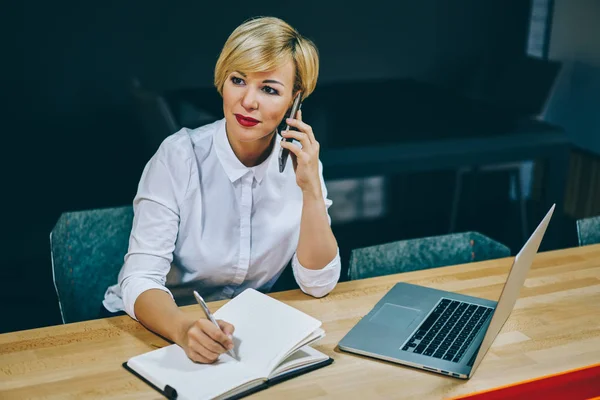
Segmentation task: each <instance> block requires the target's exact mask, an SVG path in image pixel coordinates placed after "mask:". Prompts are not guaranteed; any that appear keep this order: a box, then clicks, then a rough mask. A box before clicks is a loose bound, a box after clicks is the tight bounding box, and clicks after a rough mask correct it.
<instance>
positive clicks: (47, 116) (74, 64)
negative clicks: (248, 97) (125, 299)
mask: <svg viewBox="0 0 600 400" xmlns="http://www.w3.org/2000/svg"><path fill="white" fill-rule="evenodd" d="M210 3H211V4H210V7H208V6H207V2H202V1H178V2H171V3H167V2H148V1H141V0H130V1H119V2H117V1H104V2H95V3H90V2H74V1H73V2H46V1H23V2H19V3H17V2H13V3H12V4H7V5H4V6H3V11H2V15H1V16H0V18H1V19H2V21H0V22H1V24H0V25H1V26H2V28H0V29H2V30H3V32H2V33H3V35H2V36H3V37H4V39H5V40H7V43H6V45H5V46H3V47H4V49H5V57H3V58H4V61H3V63H2V69H3V73H2V74H1V75H2V81H1V82H2V113H3V114H4V115H2V120H3V121H4V123H3V127H2V133H3V136H2V137H3V138H4V144H3V146H2V154H3V157H2V161H1V162H2V167H3V168H2V170H3V177H2V182H3V192H4V193H6V195H3V198H5V199H6V200H7V202H8V206H7V208H6V209H5V210H6V213H5V216H4V223H5V224H4V229H3V231H4V233H5V235H6V237H5V238H4V239H3V240H2V243H3V247H5V250H4V251H3V254H4V255H5V257H4V259H3V261H2V266H1V267H0V268H1V270H0V274H1V275H0V278H2V281H3V286H5V287H7V288H8V289H7V290H6V291H5V292H4V293H3V296H6V297H8V298H10V299H11V303H13V302H16V303H18V304H20V306H21V307H22V308H21V309H19V308H16V309H15V310H16V311H12V312H13V313H14V316H13V317H14V318H12V317H10V315H9V317H8V318H5V320H4V321H3V322H2V324H5V323H7V321H8V324H9V325H8V326H6V325H5V326H2V327H1V328H0V331H4V330H11V329H24V328H28V327H34V326H39V325H44V324H50V323H57V322H58V321H57V320H56V318H57V314H56V313H55V312H54V313H52V312H50V313H48V312H47V311H44V310H47V309H43V308H40V307H39V305H40V304H42V303H45V304H48V303H54V302H56V298H55V297H54V288H53V286H52V277H51V270H50V256H49V245H48V234H49V232H50V230H51V229H52V226H53V225H54V223H55V221H56V219H57V218H58V216H59V215H60V213H61V212H63V211H66V210H77V209H88V208H95V207H108V206H116V205H122V204H128V203H130V202H131V200H132V198H133V196H134V194H135V190H136V185H137V181H138V179H139V175H140V173H141V170H142V168H143V166H144V164H145V162H146V161H147V159H148V158H149V157H150V156H151V154H150V153H148V152H147V151H144V150H142V149H143V146H141V144H143V141H144V137H143V134H142V132H141V131H140V129H139V127H138V124H137V123H136V121H135V119H134V118H133V116H132V114H131V111H130V97H129V95H128V85H129V83H130V81H131V78H132V77H134V76H136V77H138V78H139V79H140V80H141V82H142V84H144V85H145V86H148V87H151V88H155V89H159V90H162V89H167V88H179V87H188V86H210V85H211V83H212V73H213V67H214V63H215V61H216V59H217V57H218V53H219V51H220V49H221V47H222V45H223V43H224V41H225V40H226V38H227V36H228V35H229V33H230V32H231V31H232V30H233V29H234V28H235V27H236V26H237V25H239V24H240V23H241V22H243V21H244V20H245V19H246V18H248V17H251V16H255V15H274V16H278V17H281V18H283V19H285V20H287V21H288V22H290V23H291V24H292V25H294V26H295V27H296V28H297V29H298V30H299V31H300V32H302V33H303V34H305V35H307V36H309V37H310V38H311V39H313V40H314V41H315V43H316V44H317V46H318V48H319V50H320V54H321V77H320V82H335V81H352V80H357V79H380V78H396V77H412V78H416V79H419V80H424V81H429V82H434V83H442V84H444V85H448V86H461V85H463V84H464V83H465V82H466V81H467V80H468V79H469V77H470V75H471V73H472V71H473V68H474V67H475V66H476V65H477V63H478V62H479V61H480V60H481V58H482V57H489V60H506V59H510V57H512V56H515V55H521V54H522V53H523V49H524V48H525V40H526V32H527V20H528V12H529V2H528V1H523V0H493V1H492V0H488V1H480V0H453V1H444V0H424V1H420V2H415V1H405V0H401V1H395V2H389V1H383V0H374V1H369V2H362V4H353V5H352V4H351V3H349V2H342V1H338V2H323V1H313V0H310V1H303V2H290V3H285V2H281V1H261V2H259V4H256V2H210ZM489 60H488V61H489ZM25 314H26V315H27V317H25V318H23V317H22V316H23V315H25ZM18 316H21V317H18Z"/></svg>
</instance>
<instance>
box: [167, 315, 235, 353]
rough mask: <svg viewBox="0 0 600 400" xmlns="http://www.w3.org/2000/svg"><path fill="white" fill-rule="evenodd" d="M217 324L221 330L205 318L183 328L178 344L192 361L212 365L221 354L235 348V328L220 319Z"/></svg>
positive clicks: (189, 323)
mask: <svg viewBox="0 0 600 400" xmlns="http://www.w3.org/2000/svg"><path fill="white" fill-rule="evenodd" d="M217 323H218V324H219V327H220V328H221V329H219V328H217V327H216V326H215V325H214V324H213V323H212V322H211V321H210V320H208V319H205V318H202V319H199V320H194V321H191V322H188V323H187V324H185V326H183V327H182V330H181V334H180V335H179V336H180V338H179V340H178V342H177V344H178V345H179V346H181V348H183V350H184V351H185V353H186V354H187V356H188V357H189V358H190V359H191V360H192V361H195V362H198V363H202V364H212V363H214V362H215V361H216V360H217V359H218V358H219V356H220V355H221V354H223V353H225V352H226V351H228V350H231V349H232V348H233V336H232V335H233V331H234V330H235V328H234V326H233V325H231V324H230V323H228V322H225V321H223V320H220V319H219V320H217Z"/></svg>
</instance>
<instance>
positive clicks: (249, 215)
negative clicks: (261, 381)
mask: <svg viewBox="0 0 600 400" xmlns="http://www.w3.org/2000/svg"><path fill="white" fill-rule="evenodd" d="M318 67H319V62H318V54H317V49H316V47H315V46H314V44H313V43H312V42H311V41H309V40H308V39H306V38H304V37H302V36H301V35H300V34H299V33H298V32H297V31H296V30H294V29H293V28H292V27H291V26H289V25H288V24H287V23H285V22H284V21H282V20H280V19H277V18H256V19H252V20H249V21H247V22H245V23H243V24H242V25H240V26H239V27H238V28H236V29H235V31H234V32H233V33H232V34H231V36H230V37H229V38H228V40H227V42H226V43H225V46H224V48H223V50H222V52H221V55H220V57H219V59H218V61H217V64H216V68H215V79H214V83H215V86H216V88H217V90H218V91H219V93H220V94H221V96H222V97H223V112H224V116H225V118H223V119H222V120H219V121H216V122H214V123H212V124H209V125H206V126H203V127H200V128H198V129H194V130H190V129H185V128H184V129H182V130H180V131H179V132H177V133H175V134H173V135H171V136H169V137H168V138H167V139H166V140H165V141H164V142H163V143H162V144H161V146H160V147H159V149H158V151H157V152H156V154H155V155H154V156H153V157H152V158H151V159H150V161H149V162H148V164H147V165H146V167H145V169H144V171H143V173H142V177H141V179H140V183H139V187H138V192H137V194H136V196H135V199H134V202H133V206H134V211H135V217H134V220H133V227H132V231H131V236H130V242H129V251H128V253H127V255H126V256H125V263H124V265H123V267H122V269H121V272H120V274H119V284H118V285H114V286H112V287H110V288H108V290H107V292H106V295H105V299H104V302H103V304H104V306H105V307H106V309H107V310H108V311H110V312H118V311H122V310H124V311H125V312H127V314H129V315H130V316H131V317H132V318H134V319H137V320H138V321H140V322H141V323H142V324H143V325H144V326H146V327H147V328H148V329H150V330H152V331H154V332H156V333H158V334H160V335H162V336H163V337H166V338H167V339H170V340H171V341H173V342H174V343H176V344H178V345H179V346H181V347H182V348H183V349H184V350H185V352H186V354H187V355H188V357H189V358H190V359H192V360H194V361H196V362H201V363H210V362H213V361H215V360H216V359H217V358H218V356H219V354H221V353H223V352H225V351H227V350H228V349H230V348H231V347H232V346H233V342H232V339H231V335H232V333H233V330H234V327H233V326H232V325H231V324H229V323H227V322H226V321H219V324H220V326H221V330H219V329H217V328H216V327H215V326H214V325H212V324H211V323H210V321H208V320H206V319H200V320H195V319H192V318H190V317H189V316H188V315H185V314H184V313H183V312H181V310H179V308H178V307H177V305H176V304H175V302H174V300H173V296H172V294H171V292H170V291H169V290H168V289H167V288H166V287H165V283H166V278H167V273H169V272H170V271H171V263H173V269H174V270H175V271H176V272H178V275H179V277H178V279H177V282H175V283H179V284H186V285H188V286H192V287H194V288H195V289H196V290H198V292H199V293H200V294H202V296H204V297H205V298H206V299H207V300H219V299H228V298H232V297H234V296H236V295H237V294H239V293H241V292H242V291H243V290H245V289H246V288H255V289H257V290H261V291H268V290H269V289H270V288H271V286H272V285H273V284H274V282H275V281H276V280H277V278H278V277H279V275H280V274H281V272H282V271H283V269H284V267H285V266H286V265H287V263H288V262H289V261H290V259H291V260H292V268H293V272H294V276H295V279H296V281H297V283H298V285H299V286H300V288H301V289H302V290H303V291H304V292H305V293H307V294H309V295H312V296H315V297H321V296H324V295H326V294H327V293H329V292H330V291H331V290H332V289H333V287H334V286H335V284H336V283H337V281H338V279H339V275H340V258H339V249H338V246H337V242H336V240H335V237H334V236H333V233H332V231H331V228H330V219H329V215H328V213H327V208H328V207H329V206H330V205H331V201H330V200H328V199H327V197H326V196H327V191H326V188H325V185H324V183H323V177H322V166H321V163H320V161H319V143H318V142H317V140H316V139H315V134H314V132H313V131H312V128H311V127H310V125H308V124H307V123H306V122H305V121H303V119H302V113H301V112H298V114H297V116H296V117H297V119H288V120H286V122H287V123H288V124H289V125H290V126H292V127H295V128H297V129H298V131H289V132H287V131H286V132H280V133H281V136H282V137H283V138H293V139H296V140H297V141H299V143H300V144H301V146H298V145H296V144H293V143H291V142H287V141H282V138H280V137H279V136H278V132H277V127H278V125H280V123H281V122H282V120H283V119H284V118H285V117H286V114H287V113H288V112H289V109H290V107H291V104H292V102H293V99H294V97H295V96H296V95H297V94H298V93H300V92H301V93H302V97H303V98H306V97H308V95H310V93H311V92H312V91H313V90H314V88H315V86H316V82H317V76H318ZM281 147H283V148H285V149H288V150H289V151H290V157H289V158H288V164H287V168H285V169H284V171H283V173H280V172H279V166H278V153H279V150H280V148H281ZM171 272H173V271H171ZM190 290H191V289H190Z"/></svg>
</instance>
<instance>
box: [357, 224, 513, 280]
mask: <svg viewBox="0 0 600 400" xmlns="http://www.w3.org/2000/svg"><path fill="white" fill-rule="evenodd" d="M508 256H510V249H509V248H508V247H506V246H505V245H503V244H502V243H499V242H497V241H495V240H492V239H490V238H489V237H487V236H485V235H482V234H481V233H478V232H463V233H454V234H448V235H441V236H430V237H425V238H419V239H409V240H401V241H397V242H392V243H386V244H381V245H376V246H370V247H364V248H360V249H354V250H352V252H351V253H350V266H349V268H348V279H349V280H355V279H364V278H372V277H375V276H382V275H391V274H397V273H401V272H410V271H418V270H423V269H429V268H437V267H442V266H447V265H455V264H465V263H469V262H476V261H484V260H491V259H495V258H502V257H508Z"/></svg>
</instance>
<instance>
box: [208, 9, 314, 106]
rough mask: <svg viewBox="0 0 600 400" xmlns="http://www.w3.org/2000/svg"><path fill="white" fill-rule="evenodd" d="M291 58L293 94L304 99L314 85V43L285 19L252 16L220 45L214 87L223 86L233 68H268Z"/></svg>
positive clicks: (220, 87) (260, 69)
mask: <svg viewBox="0 0 600 400" xmlns="http://www.w3.org/2000/svg"><path fill="white" fill-rule="evenodd" d="M290 59H291V60H292V61H293V63H294V66H295V70H296V77H295V82H294V88H293V93H296V91H298V90H302V98H303V99H305V98H307V97H308V96H309V95H310V94H311V93H312V92H313V91H314V90H315V86H316V85H317V78H318V76H319V53H318V50H317V47H316V46H315V44H314V43H313V42H312V41H311V40H310V39H307V38H305V37H304V36H302V35H300V33H298V31H296V30H295V29H294V28H292V27H291V26H290V25H289V24H288V23H287V22H285V21H282V20H281V19H279V18H275V17H257V18H252V19H249V20H247V21H246V22H244V23H243V24H241V25H240V26H238V27H237V28H236V29H235V30H234V31H233V32H232V33H231V35H230V36H229V38H228V39H227V42H225V45H224V46H223V50H222V51H221V55H220V56H219V59H218V60H217V64H216V66H215V81H214V84H215V87H216V88H217V90H218V91H219V93H220V94H221V96H222V95H223V85H224V84H225V80H226V79H227V77H228V76H229V74H230V73H231V72H233V71H240V72H244V73H248V72H250V73H252V72H263V71H270V70H273V69H276V68H279V67H280V66H282V65H283V64H285V63H286V62H288V61H289V60H290Z"/></svg>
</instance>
